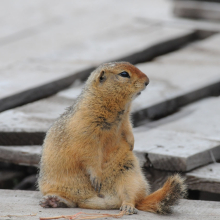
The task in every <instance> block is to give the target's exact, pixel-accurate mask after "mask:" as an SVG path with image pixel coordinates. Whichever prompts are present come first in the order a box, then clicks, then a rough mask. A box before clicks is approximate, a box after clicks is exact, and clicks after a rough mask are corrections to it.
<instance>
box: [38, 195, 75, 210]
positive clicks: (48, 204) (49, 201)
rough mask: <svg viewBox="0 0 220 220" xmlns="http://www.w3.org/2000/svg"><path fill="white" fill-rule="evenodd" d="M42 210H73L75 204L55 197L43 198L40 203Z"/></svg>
mask: <svg viewBox="0 0 220 220" xmlns="http://www.w3.org/2000/svg"><path fill="white" fill-rule="evenodd" d="M39 204H40V206H42V207H43V208H69V207H70V208H75V207H76V204H75V203H74V202H70V201H68V200H66V199H64V198H62V197H60V196H57V195H47V196H44V197H43V198H42V199H41V201H40V203H39Z"/></svg>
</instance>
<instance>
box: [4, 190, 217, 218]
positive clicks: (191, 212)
mask: <svg viewBox="0 0 220 220" xmlns="http://www.w3.org/2000/svg"><path fill="white" fill-rule="evenodd" d="M0 197H1V200H0V206H1V216H6V215H18V216H16V217H13V216H12V217H10V219H33V220H35V219H39V217H52V216H59V215H73V214H76V213H78V212H81V211H83V212H86V213H110V214H117V213H119V210H91V209H89V210H88V209H87V210H85V209H80V208H73V209H68V208H62V209H44V208H42V207H40V206H39V200H40V193H39V192H36V191H35V192H34V191H20V190H13V191H12V190H0ZM219 204H220V203H219V202H210V201H192V200H181V201H180V203H179V205H177V206H175V207H174V212H173V214H171V215H168V216H161V215H157V214H152V213H149V212H142V211H139V212H138V214H137V215H132V216H128V215H125V216H123V219H139V220H142V219H152V220H161V219H181V220H185V219H193V220H200V219H207V220H214V219H218V218H219V217H220V211H219ZM34 213H36V216H32V217H30V216H29V217H28V216H21V215H30V214H34ZM19 215H20V217H19ZM5 218H6V217H5Z"/></svg>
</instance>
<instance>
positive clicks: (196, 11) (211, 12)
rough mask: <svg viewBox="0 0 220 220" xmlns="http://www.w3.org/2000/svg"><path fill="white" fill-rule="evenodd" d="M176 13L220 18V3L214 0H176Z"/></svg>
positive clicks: (186, 16) (211, 18)
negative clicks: (213, 0)
mask: <svg viewBox="0 0 220 220" xmlns="http://www.w3.org/2000/svg"><path fill="white" fill-rule="evenodd" d="M174 14H175V15H176V16H179V17H185V18H195V19H208V20H213V21H219V20H220V4H219V3H217V2H212V1H185V0H184V1H182V0H181V1H180V0H178V1H174Z"/></svg>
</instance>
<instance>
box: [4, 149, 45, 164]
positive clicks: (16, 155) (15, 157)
mask: <svg viewBox="0 0 220 220" xmlns="http://www.w3.org/2000/svg"><path fill="white" fill-rule="evenodd" d="M41 149H42V147H41V146H0V152H1V153H0V161H3V162H9V163H14V164H19V165H26V166H36V167H37V166H38V165H39V161H40V156H41Z"/></svg>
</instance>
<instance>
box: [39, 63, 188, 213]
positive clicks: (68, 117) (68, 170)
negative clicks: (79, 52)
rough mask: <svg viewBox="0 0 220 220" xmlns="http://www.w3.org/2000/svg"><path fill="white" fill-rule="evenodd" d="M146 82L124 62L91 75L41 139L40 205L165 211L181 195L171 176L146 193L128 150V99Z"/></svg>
mask: <svg viewBox="0 0 220 220" xmlns="http://www.w3.org/2000/svg"><path fill="white" fill-rule="evenodd" d="M148 83H149V79H148V77H147V76H146V75H145V74H144V73H142V72H141V71H140V70H139V69H138V68H136V67H135V66H133V65H131V64H130V63H127V62H118V63H105V64H103V65H101V66H99V67H98V68H97V69H96V70H94V71H93V72H92V73H91V75H90V77H89V78H88V80H87V82H86V84H85V87H84V89H83V91H82V93H81V94H80V96H79V97H78V99H77V100H76V102H75V103H74V105H73V106H71V107H70V108H68V109H67V111H66V112H65V113H64V114H63V115H61V116H60V118H59V119H58V120H57V121H56V122H55V123H54V124H53V125H52V126H51V128H50V129H49V131H48V132H47V135H46V138H45V140H44V144H43V150H42V157H41V163H40V173H39V179H38V186H39V189H40V191H41V193H42V194H43V198H42V200H41V202H40V205H41V206H42V207H54V208H55V207H81V208H91V209H117V208H120V209H121V210H124V211H125V212H126V213H127V214H134V213H137V209H140V210H144V211H150V212H156V213H162V214H163V213H168V212H170V207H171V206H172V205H173V204H175V203H176V201H177V200H178V199H179V198H181V197H182V196H183V194H184V193H185V189H186V187H185V185H184V180H183V179H182V178H181V177H180V176H178V175H176V176H173V177H171V178H170V179H168V181H167V182H166V183H165V185H164V187H163V188H162V189H160V190H158V191H157V192H155V193H153V194H151V195H149V193H150V190H149V184H148V182H147V180H146V179H145V177H144V176H143V174H142V172H141V168H140V166H139V163H138V160H137V158H136V157H135V155H134V153H133V151H132V150H133V147H134V136H133V133H132V124H131V121H130V108H131V102H132V100H133V99H134V98H135V97H136V96H137V95H138V94H140V92H141V91H142V90H144V89H145V87H146V86H147V84H148ZM172 195H173V196H172ZM136 208H137V209H136Z"/></svg>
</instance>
